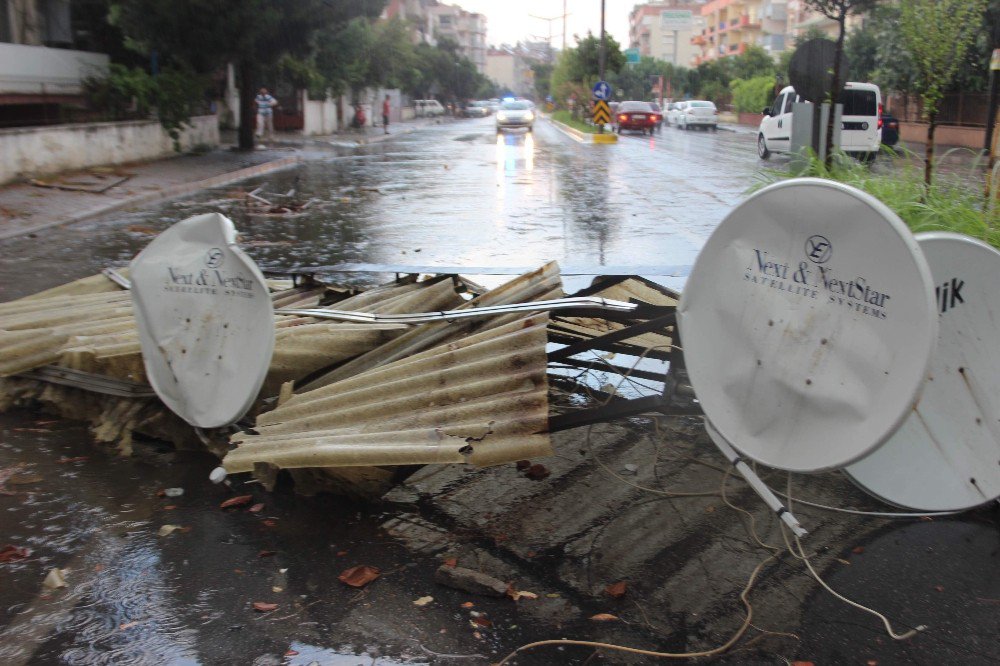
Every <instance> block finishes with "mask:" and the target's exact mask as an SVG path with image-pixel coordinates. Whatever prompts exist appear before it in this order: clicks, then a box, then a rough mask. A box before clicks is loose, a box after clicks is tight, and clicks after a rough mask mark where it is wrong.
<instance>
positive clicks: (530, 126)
mask: <svg viewBox="0 0 1000 666" xmlns="http://www.w3.org/2000/svg"><path fill="white" fill-rule="evenodd" d="M533 129H534V127H533V126H532V125H528V132H529V133H530V132H531V131H532V130H533Z"/></svg>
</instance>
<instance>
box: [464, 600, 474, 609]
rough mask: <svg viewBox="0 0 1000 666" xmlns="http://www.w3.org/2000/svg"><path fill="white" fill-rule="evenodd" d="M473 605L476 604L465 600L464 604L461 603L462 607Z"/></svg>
mask: <svg viewBox="0 0 1000 666" xmlns="http://www.w3.org/2000/svg"><path fill="white" fill-rule="evenodd" d="M475 605H476V604H474V603H472V602H471V601H466V602H465V603H464V604H462V608H472V607H473V606H475Z"/></svg>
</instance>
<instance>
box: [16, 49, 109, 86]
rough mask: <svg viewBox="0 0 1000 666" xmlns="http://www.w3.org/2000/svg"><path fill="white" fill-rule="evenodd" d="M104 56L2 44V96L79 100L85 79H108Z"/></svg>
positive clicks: (106, 62)
mask: <svg viewBox="0 0 1000 666" xmlns="http://www.w3.org/2000/svg"><path fill="white" fill-rule="evenodd" d="M108 62H109V58H108V56H106V55H104V54H103V53H90V52H88V51H73V50H70V49H55V48H50V47H47V46H27V45H24V44H7V43H0V95H3V96H7V95H30V96H38V95H42V96H47V95H55V96H76V95H81V94H83V81H84V79H86V78H88V77H92V76H98V77H102V76H107V74H108Z"/></svg>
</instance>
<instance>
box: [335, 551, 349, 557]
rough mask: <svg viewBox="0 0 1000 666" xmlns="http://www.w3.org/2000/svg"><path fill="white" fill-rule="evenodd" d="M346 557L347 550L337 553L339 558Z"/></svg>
mask: <svg viewBox="0 0 1000 666" xmlns="http://www.w3.org/2000/svg"><path fill="white" fill-rule="evenodd" d="M345 555H347V551H346V550H338V551H337V557H343V556H345Z"/></svg>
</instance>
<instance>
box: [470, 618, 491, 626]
mask: <svg viewBox="0 0 1000 666" xmlns="http://www.w3.org/2000/svg"><path fill="white" fill-rule="evenodd" d="M469 622H471V623H472V628H473V629H475V628H476V627H477V626H479V627H492V626H493V623H492V622H491V621H490V619H489V618H487V617H483V616H481V615H480V616H479V617H474V618H472V619H470V620H469Z"/></svg>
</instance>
